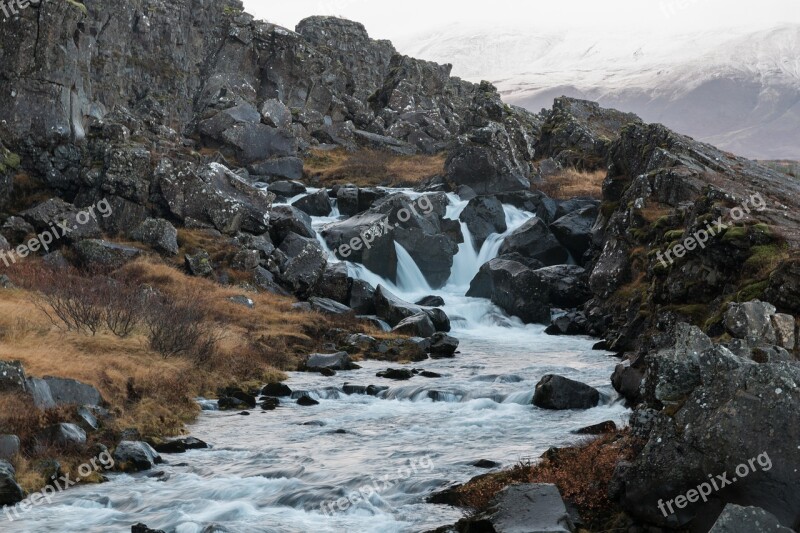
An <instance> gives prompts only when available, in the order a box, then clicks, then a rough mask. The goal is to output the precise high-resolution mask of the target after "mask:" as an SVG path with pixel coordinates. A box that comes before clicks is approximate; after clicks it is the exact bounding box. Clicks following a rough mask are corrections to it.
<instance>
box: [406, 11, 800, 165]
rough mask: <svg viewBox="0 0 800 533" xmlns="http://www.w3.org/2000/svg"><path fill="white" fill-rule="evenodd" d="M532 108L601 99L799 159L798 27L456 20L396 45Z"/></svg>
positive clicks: (759, 153) (757, 150) (767, 154)
mask: <svg viewBox="0 0 800 533" xmlns="http://www.w3.org/2000/svg"><path fill="white" fill-rule="evenodd" d="M397 46H398V49H399V50H400V51H401V52H403V53H406V54H409V55H413V56H415V57H420V58H424V59H430V60H433V61H438V62H449V63H452V64H453V65H454V70H453V73H454V74H455V75H458V76H462V77H464V78H466V79H468V80H473V81H474V80H479V79H481V78H483V79H488V80H489V81H492V82H493V83H495V85H497V87H498V88H499V89H500V91H501V93H502V94H503V97H504V99H505V100H506V101H507V102H509V103H512V104H517V105H520V106H523V107H526V108H528V109H531V110H534V111H538V110H539V109H541V108H545V107H547V108H549V107H550V106H551V105H552V101H553V98H554V97H557V96H561V95H567V96H574V97H579V98H586V99H590V100H597V101H599V102H600V103H601V104H602V105H604V106H607V107H614V108H617V109H621V110H624V111H630V112H634V113H637V114H638V115H640V116H641V117H642V118H643V119H644V120H645V121H648V122H661V123H663V124H665V125H667V126H669V127H671V128H673V129H675V130H677V131H680V132H682V133H685V134H687V135H691V136H693V137H696V138H698V139H701V140H704V141H707V142H710V143H712V144H715V145H717V146H719V147H721V148H723V149H725V150H729V151H731V152H735V153H737V154H741V155H745V156H747V157H751V158H758V159H784V158H786V159H800V25H784V26H781V27H777V28H774V29H770V30H765V31H759V32H746V31H741V30H739V31H733V30H732V31H730V32H708V33H699V34H687V35H685V36H682V37H680V38H675V37H674V36H670V37H665V36H662V35H657V34H656V35H652V34H643V35H640V36H638V37H637V36H635V34H634V36H631V34H626V35H617V34H613V33H597V32H594V33H593V32H586V31H578V30H572V31H570V32H567V33H561V34H555V33H547V32H541V31H538V30H535V29H525V30H486V29H483V30H480V29H479V30H474V29H472V28H464V27H455V28H453V29H447V30H443V31H438V32H429V33H426V34H424V35H418V36H416V37H414V38H413V39H409V40H407V41H405V42H400V43H397Z"/></svg>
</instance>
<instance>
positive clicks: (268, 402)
mask: <svg viewBox="0 0 800 533" xmlns="http://www.w3.org/2000/svg"><path fill="white" fill-rule="evenodd" d="M280 405H281V401H280V400H279V399H277V398H271V397H268V398H264V400H263V401H262V402H261V409H263V410H264V411H274V410H275V409H277V408H278V407H279V406H280Z"/></svg>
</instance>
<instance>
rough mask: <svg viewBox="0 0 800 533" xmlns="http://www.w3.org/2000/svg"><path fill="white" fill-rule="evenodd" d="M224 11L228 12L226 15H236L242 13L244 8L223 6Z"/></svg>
mask: <svg viewBox="0 0 800 533" xmlns="http://www.w3.org/2000/svg"><path fill="white" fill-rule="evenodd" d="M222 12H223V13H224V14H226V15H231V16H236V15H238V14H240V13H241V12H242V10H241V9H236V8H235V7H232V6H225V7H224V8H223V10H222Z"/></svg>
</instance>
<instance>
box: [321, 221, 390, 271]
mask: <svg viewBox="0 0 800 533" xmlns="http://www.w3.org/2000/svg"><path fill="white" fill-rule="evenodd" d="M388 224H389V219H388V216H387V215H384V214H382V213H375V212H365V213H361V214H359V215H356V216H353V217H351V218H348V219H347V220H343V221H341V222H334V223H333V224H328V225H327V226H325V227H324V228H323V229H322V231H321V235H322V237H323V238H324V239H325V242H326V243H327V244H328V247H329V248H330V249H331V250H332V251H333V253H334V254H336V257H337V258H339V259H341V260H343V261H353V262H356V263H361V264H362V265H364V266H365V267H367V268H368V269H370V270H371V271H372V272H374V273H376V274H378V275H379V276H381V277H384V278H387V279H389V280H390V281H394V280H395V278H396V275H397V252H396V251H395V243H394V231H393V230H390V229H388V228H389V227H388Z"/></svg>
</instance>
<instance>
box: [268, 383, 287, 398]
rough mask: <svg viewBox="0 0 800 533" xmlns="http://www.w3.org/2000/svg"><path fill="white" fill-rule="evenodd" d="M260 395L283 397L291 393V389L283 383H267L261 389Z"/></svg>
mask: <svg viewBox="0 0 800 533" xmlns="http://www.w3.org/2000/svg"><path fill="white" fill-rule="evenodd" d="M261 395H262V396H274V397H275V398H285V397H287V396H291V395H292V389H290V388H289V386H288V385H285V384H283V383H267V384H266V385H264V388H263V389H261Z"/></svg>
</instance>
